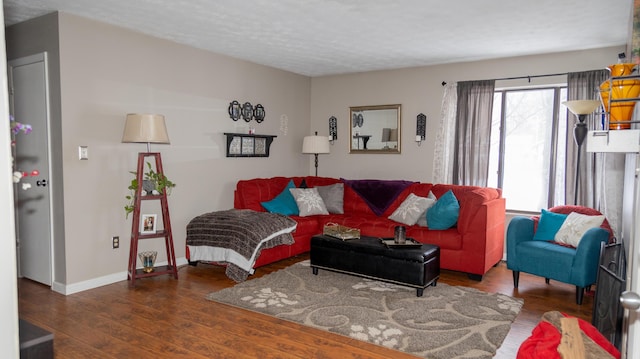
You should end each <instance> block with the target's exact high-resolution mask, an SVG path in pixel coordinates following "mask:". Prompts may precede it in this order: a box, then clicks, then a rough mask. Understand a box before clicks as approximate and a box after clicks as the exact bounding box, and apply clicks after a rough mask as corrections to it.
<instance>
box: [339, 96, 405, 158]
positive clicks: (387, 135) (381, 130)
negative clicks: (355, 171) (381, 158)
mask: <svg viewBox="0 0 640 359" xmlns="http://www.w3.org/2000/svg"><path fill="white" fill-rule="evenodd" d="M400 108H401V106H400V105H399V104H398V105H379V106H358V107H349V110H350V111H349V119H350V121H351V126H349V128H350V136H349V137H350V138H351V143H350V145H349V153H400V139H401V136H400V128H401V126H400V120H401V111H400Z"/></svg>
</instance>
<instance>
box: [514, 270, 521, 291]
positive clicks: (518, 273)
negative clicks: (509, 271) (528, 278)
mask: <svg viewBox="0 0 640 359" xmlns="http://www.w3.org/2000/svg"><path fill="white" fill-rule="evenodd" d="M519 281H520V272H519V271H517V270H514V271H513V287H514V288H518V282H519Z"/></svg>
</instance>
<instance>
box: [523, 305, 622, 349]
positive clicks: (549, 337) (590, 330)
mask: <svg viewBox="0 0 640 359" xmlns="http://www.w3.org/2000/svg"><path fill="white" fill-rule="evenodd" d="M550 313H554V312H547V313H545V314H544V315H543V320H541V321H540V323H538V325H537V326H536V327H535V328H533V331H532V332H531V336H530V337H529V338H527V339H526V340H525V341H524V342H523V343H522V345H521V346H520V349H518V355H517V358H518V359H538V358H544V359H561V358H562V357H561V355H560V353H558V345H560V341H561V340H562V333H561V332H560V330H559V329H558V327H557V326H556V325H554V324H552V323H550V322H548V321H546V320H545V316H547V315H548V314H550ZM556 313H557V312H556ZM561 315H562V316H564V317H566V318H574V317H571V316H569V315H566V314H564V313H561ZM576 319H577V320H578V325H579V326H580V330H582V332H583V333H584V334H585V335H586V336H587V337H588V339H590V340H592V341H593V342H594V343H595V344H597V345H598V346H600V347H601V348H602V349H604V350H605V351H606V352H608V353H609V354H610V355H611V357H613V358H616V359H620V351H618V349H616V347H615V346H614V345H613V344H611V343H610V342H609V341H608V340H607V339H606V338H605V337H604V336H603V335H602V334H601V333H600V332H599V331H598V330H597V329H596V328H595V327H594V326H593V325H591V324H590V323H589V322H586V321H584V320H582V319H580V318H576Z"/></svg>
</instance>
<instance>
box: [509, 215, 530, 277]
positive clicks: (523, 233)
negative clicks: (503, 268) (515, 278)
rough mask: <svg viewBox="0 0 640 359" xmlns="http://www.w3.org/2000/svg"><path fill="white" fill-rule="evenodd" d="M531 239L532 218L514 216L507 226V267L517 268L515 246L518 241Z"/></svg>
mask: <svg viewBox="0 0 640 359" xmlns="http://www.w3.org/2000/svg"><path fill="white" fill-rule="evenodd" d="M531 240H533V219H532V218H530V217H524V216H516V217H513V218H512V219H511V221H510V222H509V227H507V268H509V269H513V270H519V269H518V262H517V258H518V257H517V256H516V247H517V246H518V243H520V242H525V241H531Z"/></svg>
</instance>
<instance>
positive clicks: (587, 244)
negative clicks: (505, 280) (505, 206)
mask: <svg viewBox="0 0 640 359" xmlns="http://www.w3.org/2000/svg"><path fill="white" fill-rule="evenodd" d="M549 212H552V213H560V214H569V213H571V212H577V213H580V214H584V215H589V216H593V215H601V213H600V212H598V211H596V210H595V209H592V208H587V207H581V206H557V207H554V208H551V209H549ZM538 220H539V217H538V216H534V217H523V216H517V217H514V218H513V219H512V220H511V221H510V223H509V227H508V228H507V268H508V269H511V270H512V271H513V286H514V287H515V288H518V282H519V279H520V272H525V273H529V274H533V275H537V276H540V277H543V278H545V281H546V283H547V284H549V280H550V279H553V280H557V281H559V282H563V283H569V284H573V285H575V286H576V303H577V304H582V299H583V297H584V290H585V288H590V287H591V285H592V284H594V283H595V282H596V277H597V272H598V260H599V257H600V243H602V242H605V243H607V242H610V241H612V240H613V234H612V231H611V227H610V226H609V223H608V222H607V220H606V219H605V220H604V222H603V223H602V225H601V226H600V227H598V228H591V229H589V230H587V231H586V233H584V235H583V236H582V239H580V242H579V243H578V246H577V247H572V246H568V245H559V244H557V243H555V242H553V241H552V240H540V239H534V235H535V231H536V230H537V227H538ZM551 239H552V238H551Z"/></svg>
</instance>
